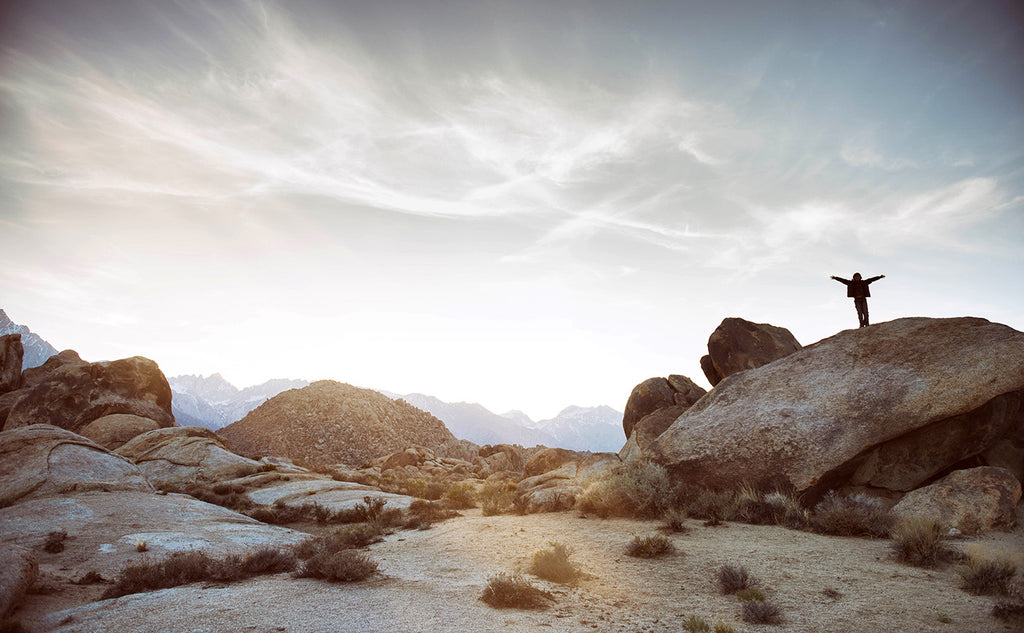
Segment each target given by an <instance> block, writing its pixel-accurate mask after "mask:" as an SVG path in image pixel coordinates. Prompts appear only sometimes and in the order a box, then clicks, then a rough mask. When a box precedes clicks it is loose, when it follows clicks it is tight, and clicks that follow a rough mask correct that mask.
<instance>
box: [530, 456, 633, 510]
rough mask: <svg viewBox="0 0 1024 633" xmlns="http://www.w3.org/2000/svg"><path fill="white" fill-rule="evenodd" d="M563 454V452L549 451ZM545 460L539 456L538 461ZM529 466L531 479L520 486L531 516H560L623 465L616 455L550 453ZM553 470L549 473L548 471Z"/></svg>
mask: <svg viewBox="0 0 1024 633" xmlns="http://www.w3.org/2000/svg"><path fill="white" fill-rule="evenodd" d="M548 450H551V451H562V450H563V449H548ZM538 456H541V453H538V454H537V455H535V456H534V457H538ZM541 457H542V458H541V459H538V460H536V461H534V460H532V459H531V462H532V464H533V468H530V465H531V464H530V463H528V464H527V468H528V472H537V471H542V472H539V473H538V474H534V475H532V476H528V477H526V478H525V479H523V480H522V481H520V482H519V484H518V485H517V486H516V492H517V493H518V494H519V496H520V497H521V499H522V504H523V507H524V508H525V510H526V511H527V512H559V511H562V510H571V509H572V508H574V507H575V506H576V498H577V497H579V496H580V495H581V494H583V491H584V490H585V489H586V488H587V486H589V485H590V484H592V483H594V482H595V481H597V480H599V479H601V478H603V477H606V476H607V475H608V474H609V473H610V472H611V471H612V469H614V468H615V467H617V466H618V465H620V464H621V463H622V461H621V460H620V459H619V456H618V455H616V454H615V453H587V454H582V453H575V454H574V453H572V452H571V451H564V452H559V453H549V454H547V455H544V456H541ZM549 466H550V467H551V468H550V469H549V470H544V468H547V467H549Z"/></svg>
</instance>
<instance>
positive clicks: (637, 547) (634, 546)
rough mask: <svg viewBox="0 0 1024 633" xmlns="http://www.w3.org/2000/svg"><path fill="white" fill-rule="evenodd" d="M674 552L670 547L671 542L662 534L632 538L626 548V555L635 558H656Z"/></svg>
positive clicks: (671, 546)
mask: <svg viewBox="0 0 1024 633" xmlns="http://www.w3.org/2000/svg"><path fill="white" fill-rule="evenodd" d="M674 551H675V547H674V546H673V545H672V541H670V540H669V539H668V537H667V536H665V535H664V534H648V535H646V536H640V535H639V534H638V535H636V536H634V537H633V540H632V541H630V543H629V546H628V547H627V548H626V553H627V554H628V555H630V556H634V557H636V558H657V557H659V556H666V555H668V554H671V553H672V552H674Z"/></svg>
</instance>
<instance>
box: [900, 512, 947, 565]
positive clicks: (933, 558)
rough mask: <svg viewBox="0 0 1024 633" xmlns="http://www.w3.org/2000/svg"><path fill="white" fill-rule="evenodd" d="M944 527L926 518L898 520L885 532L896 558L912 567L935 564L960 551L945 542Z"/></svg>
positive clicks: (943, 561)
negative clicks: (887, 534)
mask: <svg viewBox="0 0 1024 633" xmlns="http://www.w3.org/2000/svg"><path fill="white" fill-rule="evenodd" d="M946 533H947V530H946V527H945V526H943V525H942V524H941V523H939V522H938V521H936V520H934V519H931V518H928V517H919V516H917V517H907V518H904V519H900V520H899V521H898V522H897V523H896V525H894V526H893V528H892V530H891V531H890V533H889V538H890V539H892V544H891V548H892V552H893V557H895V558H896V560H898V561H900V562H902V563H907V564H908V565H914V566H916V567H935V566H937V565H940V564H942V563H946V562H950V561H953V560H956V559H957V558H959V557H960V553H959V552H958V551H956V550H955V549H953V548H951V547H950V546H949V545H948V544H947V543H946Z"/></svg>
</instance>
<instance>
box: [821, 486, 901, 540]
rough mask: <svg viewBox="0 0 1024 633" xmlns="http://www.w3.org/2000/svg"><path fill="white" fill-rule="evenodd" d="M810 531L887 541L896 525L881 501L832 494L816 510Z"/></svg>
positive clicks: (868, 497)
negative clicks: (812, 529)
mask: <svg viewBox="0 0 1024 633" xmlns="http://www.w3.org/2000/svg"><path fill="white" fill-rule="evenodd" d="M810 523H811V527H813V528H814V530H815V531H817V532H821V533H822V534H833V535H836V536H871V537H875V538H884V537H885V536H886V535H887V534H889V531H890V529H891V528H892V525H893V517H892V514H890V513H889V510H888V509H887V508H886V507H885V505H884V504H883V503H882V502H881V501H880V500H878V499H876V498H874V497H871V496H868V495H865V494H855V495H846V496H844V495H840V494H838V493H836V492H835V491H834V490H833V491H830V492H829V493H828V494H827V495H826V496H825V498H824V499H822V500H821V501H820V502H819V503H818V504H817V505H816V506H814V513H813V514H812V515H811V519H810Z"/></svg>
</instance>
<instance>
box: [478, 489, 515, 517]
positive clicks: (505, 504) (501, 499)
mask: <svg viewBox="0 0 1024 633" xmlns="http://www.w3.org/2000/svg"><path fill="white" fill-rule="evenodd" d="M476 496H477V500H478V501H479V502H480V510H481V512H482V513H483V515H484V516H494V515H497V514H504V513H505V512H508V511H509V510H511V509H512V507H513V504H514V503H515V500H516V496H517V494H516V485H515V484H514V483H512V482H504V483H499V482H496V481H488V482H487V483H485V484H484V485H483V486H481V487H480V490H479V491H478V492H477V495H476Z"/></svg>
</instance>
